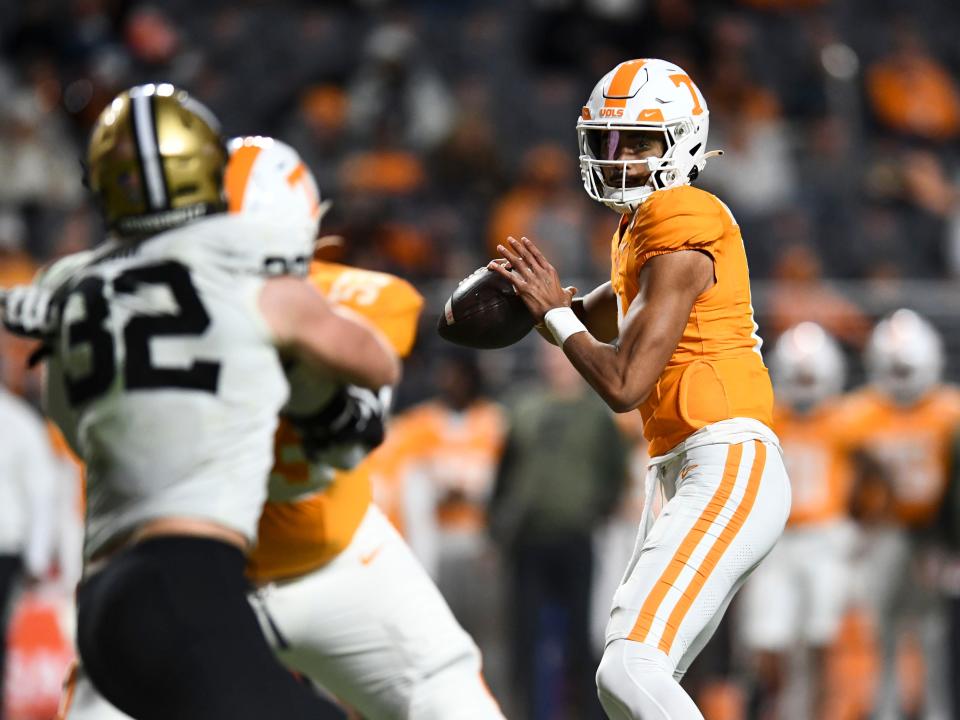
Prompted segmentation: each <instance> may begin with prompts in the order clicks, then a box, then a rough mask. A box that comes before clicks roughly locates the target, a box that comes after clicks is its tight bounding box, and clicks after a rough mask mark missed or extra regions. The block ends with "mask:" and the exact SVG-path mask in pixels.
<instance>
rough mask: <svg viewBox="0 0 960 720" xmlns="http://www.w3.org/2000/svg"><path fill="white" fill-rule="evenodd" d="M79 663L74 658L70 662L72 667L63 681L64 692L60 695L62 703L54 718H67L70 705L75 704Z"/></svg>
mask: <svg viewBox="0 0 960 720" xmlns="http://www.w3.org/2000/svg"><path fill="white" fill-rule="evenodd" d="M79 667H80V665H79V663H78V662H77V661H76V660H74V661H73V662H72V663H70V669H69V670H67V677H66V680H64V681H63V694H62V695H61V696H60V705H59V707H57V714H56V715H55V716H54V720H65V718H66V717H67V713H69V712H70V707H71V706H72V705H73V695H74V693H75V692H76V691H77V672H78V670H79Z"/></svg>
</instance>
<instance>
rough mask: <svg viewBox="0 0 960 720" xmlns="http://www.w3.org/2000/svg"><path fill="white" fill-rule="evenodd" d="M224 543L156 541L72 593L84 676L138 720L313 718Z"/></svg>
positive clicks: (319, 706) (317, 704)
mask: <svg viewBox="0 0 960 720" xmlns="http://www.w3.org/2000/svg"><path fill="white" fill-rule="evenodd" d="M243 570H244V558H243V555H242V554H241V553H240V551H239V550H237V549H235V548H232V547H231V546H229V545H225V544H223V543H220V542H217V541H213V540H205V539H198V538H158V539H154V540H149V541H146V542H143V543H140V544H139V545H136V546H134V547H133V548H130V549H129V550H127V551H126V552H124V553H122V554H121V555H120V556H118V557H116V558H113V559H112V560H111V562H110V564H109V565H108V566H107V567H106V568H104V569H103V570H102V571H101V572H100V573H98V574H97V575H95V576H93V577H92V578H90V579H88V580H87V581H86V582H84V583H83V585H82V586H81V588H80V591H79V593H78V647H79V650H80V654H81V657H82V658H83V662H84V666H85V668H86V670H87V672H88V673H89V676H90V679H91V680H92V681H93V683H94V685H96V686H97V688H98V689H99V690H100V692H101V693H103V695H104V696H105V697H106V698H107V699H108V700H110V702H112V703H113V704H114V705H116V706H117V707H118V708H120V709H121V710H123V711H124V712H126V713H127V714H129V715H131V716H132V717H134V718H136V719H137V720H170V718H177V719H178V720H263V718H272V717H276V718H284V719H285V720H315V718H317V717H320V716H321V713H322V712H323V703H322V702H321V701H320V700H319V699H318V698H316V697H315V695H314V694H313V693H312V691H311V690H309V689H308V688H307V687H306V686H304V685H303V684H301V683H300V682H298V681H297V680H296V679H295V678H294V677H293V675H291V674H290V672H288V671H287V670H286V668H284V667H283V666H282V665H281V664H280V663H279V661H278V660H277V659H276V658H275V656H274V654H273V651H272V650H271V648H270V647H269V645H268V644H267V642H266V640H265V639H264V637H263V635H262V633H261V631H260V626H259V623H258V621H257V619H256V616H255V614H254V612H253V609H252V608H251V607H250V604H249V602H248V601H247V598H246V591H247V586H246V581H245V580H244V577H243Z"/></svg>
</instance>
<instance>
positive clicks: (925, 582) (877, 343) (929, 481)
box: [848, 310, 960, 720]
mask: <svg viewBox="0 0 960 720" xmlns="http://www.w3.org/2000/svg"><path fill="white" fill-rule="evenodd" d="M864 360H865V365H866V368H867V375H868V380H869V383H870V385H869V386H868V387H866V388H865V389H863V390H861V391H859V392H857V393H855V394H854V395H852V396H851V398H850V399H849V401H848V403H849V409H850V411H851V412H852V413H855V414H856V416H857V420H856V422H857V425H858V427H860V428H862V429H863V432H862V434H860V435H859V437H857V438H856V443H857V446H858V447H859V448H860V451H861V452H862V453H863V454H864V455H865V456H867V457H868V458H870V460H871V461H872V463H873V464H874V465H875V466H876V467H877V468H879V472H873V473H870V474H868V475H866V474H861V476H860V477H859V478H858V486H857V488H856V489H855V490H854V495H855V497H854V502H855V504H856V505H857V507H858V508H859V510H858V514H859V515H860V518H861V522H862V524H863V542H862V551H861V552H860V553H859V554H860V556H861V557H860V559H859V560H858V563H857V572H858V574H859V575H860V578H859V581H858V582H857V586H858V587H860V588H861V589H862V593H863V595H862V597H860V598H859V600H860V602H861V603H862V604H863V605H864V606H865V607H866V608H867V610H868V611H869V612H870V614H871V616H872V621H873V626H874V627H875V628H876V632H877V633H878V640H879V643H880V650H881V653H882V666H881V669H882V675H881V677H880V678H879V682H878V683H877V692H878V694H877V699H876V705H875V708H874V712H875V715H874V717H876V718H879V719H880V720H887V718H896V717H900V716H901V713H902V711H903V708H902V707H901V706H902V705H903V704H904V700H905V698H904V692H903V689H902V688H900V683H899V682H898V673H897V662H896V659H897V652H898V649H899V645H900V642H901V641H902V640H903V639H904V637H905V635H906V634H907V633H913V634H914V635H916V636H918V639H919V640H920V642H921V645H922V647H923V650H924V653H923V655H924V658H925V668H924V674H925V682H924V694H925V697H924V698H923V699H922V701H921V702H922V703H923V705H924V707H923V713H924V714H923V716H924V717H948V716H949V714H948V712H947V710H946V709H945V707H944V706H945V704H946V702H947V699H946V696H947V689H946V687H945V683H946V682H947V679H946V678H944V677H943V675H942V674H943V672H944V669H945V667H946V657H945V653H946V648H945V647H944V645H943V643H944V638H945V636H946V633H945V619H944V616H943V612H944V608H943V607H942V598H941V596H940V588H939V584H940V580H941V579H940V577H939V569H940V565H939V559H940V557H941V553H942V550H943V547H942V544H941V542H940V532H939V530H940V528H938V522H939V519H940V517H941V511H942V504H943V502H944V499H945V495H946V492H947V487H948V483H949V471H948V462H949V455H950V444H951V441H952V436H953V433H954V431H955V429H956V427H957V424H958V423H960V390H958V389H957V388H955V387H953V386H949V385H944V384H941V375H942V372H943V365H944V353H943V343H942V341H941V339H940V336H939V334H938V333H937V331H936V330H935V329H934V328H933V326H932V325H930V323H929V322H927V321H926V320H924V319H923V318H922V317H920V316H919V315H917V314H916V313H914V312H913V311H911V310H898V311H896V312H894V313H893V314H892V315H890V316H889V317H887V318H885V319H883V320H882V321H880V322H879V323H877V326H876V327H875V328H874V330H873V332H872V334H871V335H870V339H869V341H868V343H867V347H866V351H865V357H864ZM953 682H955V678H950V683H951V684H952V683H953Z"/></svg>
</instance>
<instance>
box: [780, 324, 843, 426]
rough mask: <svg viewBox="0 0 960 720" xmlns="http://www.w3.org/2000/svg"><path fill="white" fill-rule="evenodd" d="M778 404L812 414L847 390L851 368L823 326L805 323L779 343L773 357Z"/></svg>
mask: <svg viewBox="0 0 960 720" xmlns="http://www.w3.org/2000/svg"><path fill="white" fill-rule="evenodd" d="M770 374H771V376H772V378H773V387H774V390H775V391H776V393H777V402H779V403H782V404H783V405H786V406H788V407H791V408H793V409H794V410H796V411H798V412H809V411H811V410H813V409H815V408H816V407H817V406H818V405H820V404H821V403H822V402H823V401H824V400H827V399H829V398H831V397H833V396H834V395H838V394H839V393H840V392H841V391H842V390H843V383H844V381H845V380H846V375H847V368H846V361H845V360H844V357H843V352H842V351H841V350H840V345H839V344H838V343H837V341H836V340H834V339H833V337H832V336H831V335H830V333H828V332H827V331H826V330H824V329H823V328H822V327H820V325H818V324H817V323H813V322H802V323H800V324H799V325H794V326H793V327H792V328H790V329H789V330H787V331H786V332H785V333H783V335H781V336H780V338H779V339H778V340H777V344H776V345H774V347H773V352H772V353H771V354H770Z"/></svg>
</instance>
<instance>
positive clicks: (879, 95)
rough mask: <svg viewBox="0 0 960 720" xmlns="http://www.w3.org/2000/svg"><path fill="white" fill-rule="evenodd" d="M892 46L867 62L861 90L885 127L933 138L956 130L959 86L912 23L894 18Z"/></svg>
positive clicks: (959, 128) (954, 135)
mask: <svg viewBox="0 0 960 720" xmlns="http://www.w3.org/2000/svg"><path fill="white" fill-rule="evenodd" d="M893 34H894V39H893V48H892V50H891V52H890V53H889V54H887V55H886V56H884V57H882V58H880V59H879V60H877V61H876V62H875V63H873V64H872V65H871V66H870V67H868V68H867V78H866V79H867V96H868V98H869V101H870V109H871V111H872V112H873V115H874V117H875V119H876V120H877V122H878V123H879V124H880V125H881V126H882V127H883V128H884V129H885V130H887V131H889V132H893V133H897V134H899V135H902V136H905V137H908V138H913V139H920V140H929V141H933V142H947V141H950V140H954V139H956V138H957V137H958V136H960V87H958V85H957V81H956V79H955V78H954V77H953V76H952V75H951V73H950V70H949V69H948V68H947V67H945V66H944V65H943V63H941V62H940V61H939V60H937V59H936V58H935V57H933V56H932V55H931V53H930V51H929V47H928V45H927V43H925V42H924V39H923V37H922V36H921V35H920V33H919V32H918V30H917V28H916V27H913V26H912V25H911V24H910V22H909V21H907V20H906V19H905V18H900V19H899V22H898V23H897V25H896V26H895V27H894V30H893Z"/></svg>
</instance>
